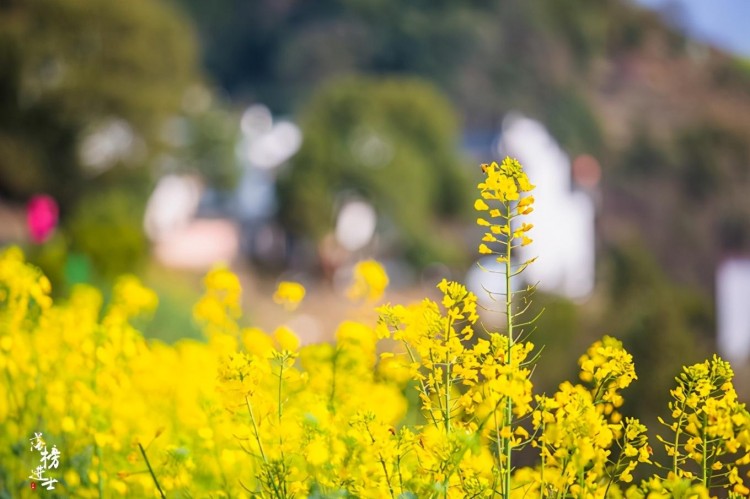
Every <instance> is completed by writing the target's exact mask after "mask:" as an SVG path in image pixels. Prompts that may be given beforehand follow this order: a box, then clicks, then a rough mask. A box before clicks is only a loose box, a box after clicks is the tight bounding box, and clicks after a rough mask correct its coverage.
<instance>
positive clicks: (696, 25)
mask: <svg viewBox="0 0 750 499" xmlns="http://www.w3.org/2000/svg"><path fill="white" fill-rule="evenodd" d="M636 2H637V3H640V4H642V5H645V6H648V7H653V8H655V9H657V10H661V9H662V8H663V7H664V6H667V5H676V6H678V7H680V8H682V9H683V13H684V21H685V23H684V24H683V23H679V25H680V26H684V27H686V28H687V30H688V33H689V34H690V35H691V36H693V37H694V38H697V39H699V40H702V41H705V42H709V43H711V44H713V45H716V46H718V47H721V48H724V49H727V50H729V51H731V52H734V53H736V54H738V55H742V56H745V57H748V58H750V29H748V26H750V1H748V0H636Z"/></svg>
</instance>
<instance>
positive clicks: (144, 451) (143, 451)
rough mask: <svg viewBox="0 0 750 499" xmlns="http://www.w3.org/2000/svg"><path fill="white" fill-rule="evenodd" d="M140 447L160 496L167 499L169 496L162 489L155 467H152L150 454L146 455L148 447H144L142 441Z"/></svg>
mask: <svg viewBox="0 0 750 499" xmlns="http://www.w3.org/2000/svg"><path fill="white" fill-rule="evenodd" d="M138 448H139V449H140V450H141V454H142V455H143V460H144V461H146V467H147V468H148V472H149V473H150V474H151V479H152V480H153V481H154V485H156V490H158V491H159V496H161V498H162V499H165V498H166V497H167V496H165V495H164V491H163V490H161V485H159V480H157V479H156V474H155V473H154V469H153V468H152V467H151V463H150V462H149V460H148V456H147V455H146V449H144V448H143V445H141V443H140V442H138Z"/></svg>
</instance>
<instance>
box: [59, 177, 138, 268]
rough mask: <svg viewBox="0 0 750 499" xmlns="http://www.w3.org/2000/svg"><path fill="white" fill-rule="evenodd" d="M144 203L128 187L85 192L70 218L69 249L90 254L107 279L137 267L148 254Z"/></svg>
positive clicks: (95, 265) (94, 263)
mask: <svg viewBox="0 0 750 499" xmlns="http://www.w3.org/2000/svg"><path fill="white" fill-rule="evenodd" d="M142 220H143V203H142V202H140V200H138V199H137V198H135V197H133V196H132V195H131V193H129V192H127V191H125V190H121V189H118V190H108V191H102V192H96V193H91V194H88V195H86V197H84V198H83V199H82V200H81V201H80V202H79V203H78V205H77V206H76V209H75V211H74V212H73V213H72V216H71V217H70V219H69V221H68V232H69V234H70V249H71V250H73V251H75V252H80V253H83V254H86V255H88V257H89V258H90V259H91V262H92V264H93V265H94V267H95V268H96V269H97V270H98V272H99V273H100V275H101V276H102V277H104V278H114V277H116V276H117V275H119V274H124V273H131V272H135V271H137V270H138V268H139V265H140V264H141V263H142V261H143V259H144V257H145V256H146V248H147V244H146V238H145V235H144V234H143V230H142V228H141V227H142Z"/></svg>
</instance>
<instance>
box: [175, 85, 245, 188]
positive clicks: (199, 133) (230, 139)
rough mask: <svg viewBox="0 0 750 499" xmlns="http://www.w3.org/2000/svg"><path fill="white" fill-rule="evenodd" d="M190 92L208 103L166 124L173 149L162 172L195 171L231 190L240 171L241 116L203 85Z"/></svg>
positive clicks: (213, 184) (217, 184)
mask: <svg viewBox="0 0 750 499" xmlns="http://www.w3.org/2000/svg"><path fill="white" fill-rule="evenodd" d="M188 95H194V99H196V100H204V104H202V105H201V107H200V108H198V109H195V110H193V111H192V112H185V113H183V114H181V115H176V116H174V117H173V118H171V119H170V120H168V121H167V122H166V123H165V125H164V127H163V130H162V136H163V138H164V139H165V141H166V143H167V144H169V145H170V147H171V149H170V151H169V154H168V156H167V158H168V159H167V160H163V161H162V164H161V171H162V173H174V172H176V171H179V172H195V173H198V174H199V175H200V176H201V178H202V179H203V180H204V181H205V182H206V183H207V184H208V185H210V186H211V187H213V188H216V189H220V190H230V189H232V188H234V187H235V186H236V185H237V181H238V180H239V173H240V170H239V168H238V163H237V158H236V149H237V143H238V141H239V138H240V128H239V126H237V123H238V121H239V118H238V117H237V116H236V115H235V113H233V112H231V111H230V110H229V106H227V105H226V104H225V103H223V102H213V101H214V100H216V99H215V98H213V97H212V96H211V94H210V93H209V91H208V90H206V89H204V88H202V87H198V86H195V87H192V88H191V90H190V91H189V93H188Z"/></svg>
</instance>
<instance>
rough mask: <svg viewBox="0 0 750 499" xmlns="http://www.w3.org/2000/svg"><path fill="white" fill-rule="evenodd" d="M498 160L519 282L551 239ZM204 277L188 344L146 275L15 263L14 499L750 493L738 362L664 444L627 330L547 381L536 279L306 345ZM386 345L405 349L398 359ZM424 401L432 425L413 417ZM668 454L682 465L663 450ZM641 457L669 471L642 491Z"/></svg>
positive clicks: (4, 263) (686, 381) (717, 369)
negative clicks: (641, 392) (152, 334)
mask: <svg viewBox="0 0 750 499" xmlns="http://www.w3.org/2000/svg"><path fill="white" fill-rule="evenodd" d="M484 166H485V168H484V170H485V172H486V178H485V179H484V181H483V182H482V183H480V184H479V186H478V190H479V198H478V199H477V201H476V203H475V205H474V206H475V208H476V210H477V211H478V212H479V213H480V216H479V219H478V223H479V224H480V225H481V226H482V227H484V228H485V229H486V234H485V236H484V237H483V239H482V241H481V244H480V245H479V252H480V253H483V254H489V255H493V256H494V257H495V258H496V259H497V261H498V262H500V263H501V264H503V265H504V267H505V272H504V274H500V275H499V276H498V278H500V279H505V282H506V286H505V289H511V286H510V285H509V283H510V279H511V277H512V276H514V275H516V274H517V273H521V272H523V270H524V269H525V268H526V267H527V266H528V265H532V264H533V261H526V262H518V261H516V259H515V253H514V252H515V249H516V248H518V247H519V246H521V245H528V244H531V243H532V239H531V232H532V229H533V227H532V226H531V224H527V223H525V222H523V217H524V216H525V215H526V214H528V213H530V212H531V211H532V210H533V203H534V199H533V197H532V196H531V195H530V194H529V193H530V192H531V191H532V190H533V188H534V186H533V185H532V184H531V183H530V181H529V179H528V178H527V177H526V175H525V173H524V172H523V169H522V167H521V165H520V164H519V163H518V162H517V161H515V160H512V159H509V158H508V159H506V160H504V161H503V162H502V163H501V164H496V163H493V164H491V165H484ZM387 283H388V277H387V275H386V274H385V272H384V270H383V268H382V267H381V266H380V265H379V264H377V262H374V261H367V262H363V263H361V264H360V265H359V266H358V267H357V269H356V270H355V279H354V282H353V284H352V287H351V289H350V293H349V294H350V296H351V297H352V298H353V299H358V300H363V301H365V303H367V304H369V306H374V305H373V304H374V303H376V302H377V300H378V298H379V297H380V296H381V295H382V293H383V291H384V289H385V287H386V286H387ZM205 287H206V291H205V294H204V296H203V297H202V298H201V299H200V301H199V302H198V303H197V304H196V305H195V307H194V316H195V319H196V321H198V322H199V323H200V324H201V325H202V327H203V330H204V332H205V341H194V340H181V341H179V342H177V343H175V344H174V345H167V344H164V343H162V342H159V341H155V340H148V341H147V340H145V339H144V337H143V336H142V335H141V333H140V332H139V331H138V330H137V329H136V328H135V327H134V326H133V319H134V318H136V317H138V316H142V315H144V314H145V315H148V314H149V313H150V312H152V311H153V310H154V309H155V307H156V306H157V303H158V298H157V296H156V295H155V293H153V292H152V291H150V290H149V289H146V288H145V287H143V286H142V285H141V283H140V282H139V280H138V279H137V278H136V277H134V276H123V277H121V278H120V279H119V280H118V281H117V283H116V285H115V287H114V290H113V295H112V298H111V300H110V301H109V302H108V303H106V304H105V303H104V300H103V298H102V293H101V292H100V291H99V290H97V289H94V288H91V287H88V286H78V287H76V288H75V289H74V290H73V292H72V293H71V295H70V296H69V297H68V298H67V299H65V300H60V301H57V302H55V303H53V302H52V300H51V299H50V297H49V294H50V284H49V281H48V280H47V278H46V277H45V276H44V275H42V273H41V272H40V271H39V270H38V269H36V268H35V267H33V266H32V265H30V264H28V263H26V262H25V261H24V256H23V254H22V252H21V251H20V250H18V249H17V248H9V249H6V250H5V251H4V252H3V253H2V254H1V255H0V379H2V382H0V421H2V425H0V497H36V496H35V494H40V492H41V493H43V494H48V495H49V496H50V497H52V496H54V495H56V496H57V497H134V498H141V497H214V498H220V497H226V498H228V497H269V498H291V497H315V498H324V497H331V498H333V497H361V498H381V497H382V498H402V499H406V498H429V497H450V498H463V497H477V498H479V497H487V498H489V497H505V498H510V497H513V498H531V497H543V498H553V497H554V498H565V497H581V498H604V497H613V498H617V497H627V498H646V497H648V498H652V497H685V498H688V497H711V496H722V497H725V496H727V495H729V496H732V497H747V496H748V495H750V489H748V486H747V483H748V482H749V481H750V480H749V478H748V469H749V467H750V466H749V465H750V414H748V411H747V409H746V408H745V406H744V404H741V403H740V402H739V401H738V400H737V395H736V393H735V391H734V388H733V387H732V376H733V374H732V370H731V367H730V366H729V364H728V363H726V362H724V361H722V360H721V359H719V358H718V357H714V358H712V359H710V360H707V361H706V362H704V363H701V364H697V365H694V366H689V367H686V368H685V369H684V371H683V372H682V373H681V374H679V376H678V377H677V379H676V385H675V388H674V390H673V391H672V392H671V395H672V399H673V401H672V402H671V404H670V406H669V407H668V408H664V409H665V411H664V417H663V419H662V420H661V422H662V424H663V428H660V431H659V432H658V433H659V438H658V441H656V442H649V441H648V438H647V430H646V428H645V426H643V425H642V424H641V423H640V422H639V421H638V420H636V419H633V418H629V417H627V415H625V414H621V413H620V410H621V407H622V404H623V400H624V399H623V394H622V392H623V390H624V389H626V388H627V387H628V385H630V384H631V383H633V382H636V380H637V376H636V370H635V367H634V365H633V361H632V357H631V356H630V355H629V354H628V353H627V352H626V351H625V350H624V349H623V348H622V344H621V343H620V342H619V341H618V340H616V339H614V338H610V337H604V338H602V340H600V341H598V342H596V343H595V344H593V345H592V346H591V347H590V348H589V349H588V350H587V351H586V352H585V353H583V355H582V356H581V358H580V362H579V365H580V368H581V374H580V383H577V384H575V383H573V382H568V381H565V382H563V383H562V384H560V386H559V389H558V391H557V392H556V393H553V394H548V395H543V394H539V393H535V392H534V386H533V382H532V377H531V374H532V372H533V369H534V368H535V366H537V364H536V361H537V359H538V357H539V348H537V347H536V346H535V345H534V344H533V343H532V342H531V341H530V340H531V339H533V336H532V337H531V338H530V336H531V335H530V331H531V329H532V328H533V318H531V317H527V316H526V315H525V314H524V311H525V306H524V303H525V301H524V300H525V299H526V298H527V291H526V290H524V291H521V292H519V293H508V294H507V295H503V296H502V297H499V298H498V300H497V305H498V306H499V307H502V308H503V310H504V311H505V312H506V319H507V322H506V327H505V328H504V329H503V330H501V331H492V330H490V331H487V330H485V329H484V327H483V326H482V325H481V323H480V321H479V317H478V312H477V297H476V296H475V295H473V294H472V293H470V292H469V291H467V289H466V288H465V287H464V286H463V285H462V284H460V283H457V282H448V281H445V280H444V281H443V282H441V283H440V284H439V285H438V288H439V291H440V292H441V293H442V296H443V298H442V300H440V302H434V301H431V300H424V301H422V302H419V303H410V304H387V305H383V306H380V307H379V308H378V309H377V311H378V315H379V320H378V321H377V322H374V323H360V322H351V321H349V322H343V323H341V324H340V325H339V326H338V328H337V330H336V331H335V342H332V343H321V344H316V345H310V346H305V347H302V348H300V342H299V339H298V338H297V337H296V335H295V333H294V331H292V330H291V329H289V328H288V327H286V326H283V325H282V326H280V327H279V328H278V329H276V330H275V331H262V330H259V329H257V328H252V327H245V326H243V325H242V324H243V323H242V308H241V292H242V290H241V286H240V283H239V280H238V278H237V277H236V276H235V275H234V274H232V273H231V272H230V271H228V270H226V269H217V270H214V271H212V272H211V273H209V274H208V275H207V276H206V278H205ZM304 294H305V290H304V288H303V287H302V286H301V285H299V284H297V283H291V282H283V283H281V285H280V286H279V289H278V290H277V292H276V294H275V295H274V300H275V301H276V302H277V303H278V304H279V306H280V307H285V308H288V309H293V308H294V307H296V305H297V304H298V303H299V301H300V300H302V299H304ZM386 339H387V340H388V343H387V344H388V345H398V346H397V348H395V349H393V350H392V351H388V352H385V353H381V354H378V352H379V351H382V348H380V349H379V346H378V345H379V342H380V341H382V340H386ZM542 355H543V353H542ZM537 367H538V368H540V369H542V368H543V366H542V365H539V366H537ZM414 394H415V396H412V395H414ZM409 400H416V404H418V407H416V408H412V409H413V410H416V411H417V412H418V413H419V415H420V419H419V421H418V422H417V423H416V424H406V423H405V416H406V415H407V413H408V411H409V410H410V407H409ZM657 445H660V446H664V448H665V449H666V452H667V454H668V456H669V460H668V462H662V463H656V462H652V455H653V452H652V451H653V449H652V447H651V446H657ZM52 449H54V452H55V453H56V454H55V456H56V457H55V459H56V460H55V461H53V460H52V459H51V458H50V457H49V455H50V453H51V452H52ZM521 457H523V463H532V464H528V465H526V464H525V465H524V466H521V465H519V464H518V463H519V462H521V461H520V458H521ZM40 463H41V464H40ZM55 465H56V466H55ZM636 468H638V469H639V470H640V471H641V475H643V476H650V477H651V478H648V479H646V480H644V481H642V482H641V483H634V473H635V470H636ZM33 489H37V490H33ZM39 489H44V490H43V491H42V490H39ZM47 489H50V490H49V491H47ZM45 497H46V496H45Z"/></svg>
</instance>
